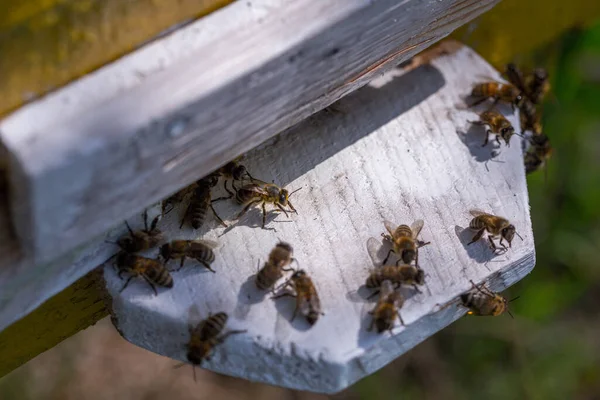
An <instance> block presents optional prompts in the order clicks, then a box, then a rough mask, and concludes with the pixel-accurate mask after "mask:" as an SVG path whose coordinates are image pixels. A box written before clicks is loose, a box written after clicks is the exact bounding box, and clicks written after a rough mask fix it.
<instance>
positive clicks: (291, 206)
mask: <svg viewBox="0 0 600 400" xmlns="http://www.w3.org/2000/svg"><path fill="white" fill-rule="evenodd" d="M300 189H302V188H300ZM300 189H298V190H300ZM288 206H290V209H291V210H292V211H293V212H294V213H295V214H298V211H296V209H295V208H294V206H293V205H292V202H291V201H289V200H288Z"/></svg>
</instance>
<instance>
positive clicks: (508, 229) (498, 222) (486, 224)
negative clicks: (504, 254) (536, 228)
mask: <svg viewBox="0 0 600 400" xmlns="http://www.w3.org/2000/svg"><path fill="white" fill-rule="evenodd" d="M469 213H470V214H471V215H472V216H473V217H474V218H473V219H472V220H471V222H470V223H469V228H470V229H472V230H474V231H477V233H476V234H475V236H473V239H472V240H471V241H470V242H469V243H468V245H470V244H472V243H475V242H476V241H478V240H479V239H481V236H483V233H484V232H485V231H487V232H488V241H489V242H490V246H491V247H492V249H493V250H494V251H496V250H498V247H497V246H496V244H495V243H494V238H496V237H498V236H500V243H499V244H500V246H502V250H504V251H506V250H508V248H507V247H506V246H505V245H504V244H503V243H502V241H503V240H506V241H507V242H508V247H510V246H511V242H512V240H513V237H514V236H515V234H517V236H519V238H521V235H519V234H518V233H517V231H516V229H515V226H514V225H513V224H511V223H510V222H508V220H507V219H505V218H502V217H498V216H496V215H492V214H487V213H485V212H483V211H480V210H470V211H469ZM522 239H523V238H521V240H522Z"/></svg>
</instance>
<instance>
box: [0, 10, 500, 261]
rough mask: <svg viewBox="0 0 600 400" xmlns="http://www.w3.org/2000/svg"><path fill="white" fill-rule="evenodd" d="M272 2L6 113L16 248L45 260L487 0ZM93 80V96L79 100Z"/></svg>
mask: <svg viewBox="0 0 600 400" xmlns="http://www.w3.org/2000/svg"><path fill="white" fill-rule="evenodd" d="M265 1H266V0H265ZM257 3H258V4H260V2H256V3H253V4H257ZM267 3H268V5H269V6H270V8H269V9H268V13H267V14H266V15H265V16H264V17H263V18H258V19H254V16H252V21H251V23H250V24H248V23H247V16H248V15H249V14H250V13H249V11H248V6H247V5H246V4H245V3H236V4H233V5H232V6H231V7H228V8H226V9H223V10H221V11H222V12H221V13H220V15H219V16H216V15H215V14H212V15H210V16H208V17H206V18H204V19H202V20H200V21H198V22H197V23H196V24H195V25H194V26H193V27H192V26H190V30H191V29H194V28H195V29H196V30H198V32H199V31H200V30H216V31H217V33H215V34H214V35H213V37H211V38H210V40H207V39H206V37H205V36H202V35H200V33H198V35H199V36H201V37H195V38H193V39H189V38H187V37H181V41H180V42H178V43H177V46H184V45H186V44H187V43H188V41H189V40H199V41H202V40H204V42H203V45H202V46H199V47H198V49H197V50H196V51H195V52H194V53H193V55H192V56H190V57H189V58H188V59H186V60H178V61H180V62H176V63H173V64H171V65H169V66H168V67H164V68H163V69H162V71H160V72H157V73H155V74H154V75H152V76H146V77H145V78H144V79H143V81H141V82H139V84H138V85H135V84H130V83H125V86H127V89H126V90H124V91H123V90H121V91H119V89H120V88H118V89H117V90H116V91H117V92H118V95H117V96H116V97H115V93H114V90H115V88H114V87H109V88H107V89H104V85H105V79H104V77H103V76H102V74H92V75H91V76H90V77H89V78H87V79H86V83H85V84H83V85H82V86H83V87H82V86H77V87H70V86H69V87H66V88H65V89H63V90H61V91H59V92H58V93H56V94H55V95H52V96H49V97H48V98H46V99H42V100H40V101H38V102H36V103H34V104H31V105H30V106H27V107H25V108H23V109H21V110H19V111H18V112H16V113H15V114H13V115H11V116H9V117H8V118H7V119H5V120H4V121H3V122H2V124H1V125H0V130H1V131H2V140H3V141H4V143H5V145H6V147H7V148H8V149H9V150H10V156H11V158H10V160H11V168H10V173H11V182H12V188H13V192H12V196H11V202H12V205H13V208H14V215H15V226H16V230H17V234H18V235H19V237H20V239H21V242H22V244H23V246H24V249H25V251H27V252H28V253H29V254H32V255H33V256H34V257H35V259H36V260H51V259H52V258H55V257H57V256H58V255H60V254H63V253H64V252H66V251H68V250H70V249H72V248H73V247H74V246H77V245H80V244H82V243H85V241H87V240H90V239H91V238H93V237H94V236H96V235H99V234H101V233H102V232H104V231H105V230H106V229H108V228H110V227H111V226H113V225H114V224H115V223H117V222H118V221H119V220H120V219H121V218H123V217H124V216H129V215H131V214H132V212H138V211H140V210H141V209H142V208H143V207H145V206H148V205H149V204H151V203H152V202H155V201H157V200H159V199H160V198H161V197H164V196H166V195H168V194H169V193H171V192H173V191H174V190H176V189H178V188H180V187H181V186H183V185H185V184H188V183H190V182H192V181H194V180H195V179H197V177H198V176H199V175H202V174H205V173H208V172H210V171H211V170H213V169H215V168H216V167H218V166H219V165H221V164H223V163H224V162H226V161H227V160H229V159H231V158H233V157H234V156H236V155H238V154H241V153H243V152H245V151H247V150H249V149H251V148H253V147H255V146H256V145H258V144H259V143H261V142H262V141H264V140H266V139H268V138H269V137H271V136H273V135H274V134H276V133H277V132H280V131H281V130H282V129H285V128H287V127H289V126H291V125H293V124H294V123H296V122H298V121H300V120H302V119H303V118H305V117H306V116H308V115H310V114H312V113H313V112H314V111H316V110H318V109H320V108H323V107H325V106H327V105H329V104H331V102H333V101H335V100H337V99H338V98H340V97H341V96H342V95H344V94H346V93H348V92H350V91H352V90H354V89H356V88H357V87H360V86H362V85H364V84H365V83H366V82H368V80H369V79H371V78H372V77H373V76H375V74H377V73H380V72H381V71H384V70H385V69H386V68H391V67H392V66H393V65H395V64H397V63H398V62H400V61H402V60H404V59H406V58H408V57H410V56H411V55H413V54H414V53H416V52H417V51H419V50H422V49H423V48H424V47H426V46H429V45H430V44H432V43H434V42H435V41H436V40H438V39H440V38H441V37H444V36H445V35H447V34H448V33H450V32H451V31H452V30H454V29H455V28H456V27H458V26H460V25H461V24H463V23H465V22H466V21H468V20H469V19H471V18H473V17H475V16H477V15H479V14H480V13H482V12H483V11H485V10H487V9H489V8H490V7H491V6H492V5H493V4H494V3H495V1H494V0H486V1H474V0H466V1H465V0H460V1H459V0H455V1H447V2H435V3H432V2H430V1H429V0H408V1H405V2H403V3H400V4H399V3H398V2H396V1H390V0H385V1H378V2H364V1H362V0H360V1H359V0H352V1H343V2H334V3H329V2H319V3H314V2H312V1H310V0H303V1H287V0H280V1H271V0H269V1H267V2H266V3H265V4H263V5H264V6H265V8H266V7H267ZM217 14H219V13H217ZM213 16H214V18H212V17H213ZM215 21H216V22H215ZM240 21H241V22H240ZM217 23H218V25H217ZM240 24H241V26H240ZM188 32H189V31H188ZM182 35H183V33H182ZM163 50H165V51H168V50H169V49H163ZM132 57H134V55H132ZM116 64H117V65H115V66H113V68H117V69H119V66H118V64H119V63H116ZM119 73H120V74H122V77H126V78H125V80H127V79H131V77H132V76H136V74H137V73H138V72H137V71H136V70H132V69H130V68H129V64H127V65H126V66H125V67H124V68H123V69H119ZM122 79H123V78H122ZM137 80H138V81H139V78H137ZM109 86H110V85H109ZM133 86H135V87H133ZM91 87H93V88H94V89H95V90H96V91H99V93H98V94H96V95H95V96H93V98H92V99H88V100H87V101H84V100H82V98H83V97H84V96H83V95H84V94H86V93H88V92H91V91H92V90H91V89H90V88H91ZM106 91H108V92H109V95H107V93H106ZM65 99H67V101H68V102H69V104H68V105H65V104H64V101H65ZM115 171H119V172H118V173H115ZM65 182H69V184H68V185H66V184H65Z"/></svg>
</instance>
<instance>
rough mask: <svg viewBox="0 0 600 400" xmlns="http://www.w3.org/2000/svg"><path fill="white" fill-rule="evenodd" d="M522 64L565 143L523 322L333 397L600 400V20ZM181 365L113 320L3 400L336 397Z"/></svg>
mask: <svg viewBox="0 0 600 400" xmlns="http://www.w3.org/2000/svg"><path fill="white" fill-rule="evenodd" d="M467 44H468V42H467ZM515 61H516V62H518V63H520V64H521V65H525V66H527V65H541V66H544V67H546V68H548V70H549V72H550V74H551V77H552V85H553V88H554V97H551V98H549V99H548V100H547V102H546V104H545V105H544V126H545V132H546V134H547V135H548V136H549V137H550V139H551V141H552V144H553V146H554V147H555V154H554V156H553V158H552V160H551V162H550V165H549V168H548V174H547V175H548V176H547V181H546V180H545V178H544V172H538V173H535V174H533V175H531V176H530V177H529V179H528V180H529V189H530V196H531V211H532V218H533V223H534V232H535V238H536V248H537V258H538V261H537V266H536V268H535V270H534V272H533V273H532V274H531V275H530V276H529V277H527V278H526V279H524V280H523V281H522V282H521V283H519V284H517V285H515V286H514V287H513V288H511V290H510V293H509V294H508V297H509V298H511V297H513V296H517V295H520V296H521V298H520V299H519V300H518V301H517V302H515V303H511V309H512V311H513V314H514V315H515V319H514V320H511V319H510V317H508V316H507V315H504V316H501V317H498V318H485V319H482V318H477V317H471V318H463V319H462V320H460V321H459V322H457V323H456V324H454V325H452V326H451V327H449V328H447V329H445V330H444V331H442V332H440V333H439V334H437V335H435V336H434V337H432V338H430V339H428V340H427V341H425V342H424V343H422V344H421V345H419V346H417V347H416V348H415V349H413V350H412V351H410V352H409V353H407V354H406V355H405V356H403V357H401V358H399V359H398V360H396V361H395V362H393V363H392V364H390V365H388V366H387V367H385V368H384V369H382V370H381V371H380V372H378V373H376V374H374V375H372V376H370V377H368V378H366V379H364V380H362V381H361V382H359V383H358V384H356V385H355V386H353V387H352V388H350V389H349V390H347V391H345V392H343V393H341V394H339V395H336V396H333V398H334V399H351V400H354V399H397V398H404V399H413V398H414V399H482V398H485V399H486V400H494V399H503V400H504V399H545V400H546V399H582V400H588V399H590V400H591V399H600V265H599V262H598V257H599V255H600V25H596V26H594V27H592V28H590V29H587V30H585V31H580V30H574V31H571V32H568V33H567V34H565V35H564V36H563V37H561V38H560V40H558V41H556V42H554V43H551V44H549V45H547V46H546V47H544V48H542V49H539V50H538V51H536V52H535V53H534V54H528V55H522V56H520V57H517V58H516V59H515ZM497 67H501V66H497ZM175 364H176V363H175V362H174V361H172V360H169V359H166V358H163V357H160V356H157V355H154V354H152V353H149V352H147V351H145V350H142V349H140V348H137V347H135V346H132V345H130V344H128V343H127V342H125V341H124V340H123V339H121V337H120V336H119V335H118V334H117V332H116V331H115V330H114V329H113V328H112V326H111V325H110V323H109V321H108V320H107V319H106V320H103V321H102V322H100V323H98V324H97V325H96V326H94V327H92V328H89V329H87V330H86V331H84V332H81V333H79V334H77V335H76V336H74V337H72V338H70V339H69V340H67V341H65V342H63V343H62V344H60V345H58V346H56V347H55V348H54V349H52V350H50V351H48V352H46V353H44V354H42V355H40V356H38V357H37V358H35V359H34V360H32V361H31V362H29V363H28V364H26V365H24V366H23V367H21V368H19V369H18V370H16V371H14V372H13V373H11V374H10V375H8V376H6V377H5V378H3V379H2V380H0V399H2V400H12V399H19V400H30V399H48V400H54V399H64V400H70V399H90V400H96V399H115V400H118V399H127V400H138V399H139V400H142V399H143V400H149V399H163V398H169V399H171V400H179V399H232V400H237V399H322V398H326V397H325V396H318V395H313V394H308V393H299V392H293V391H288V390H284V389H278V388H273V387H270V386H266V385H260V384H252V383H248V382H245V381H241V380H238V379H233V378H228V377H223V376H219V375H216V374H213V373H210V372H206V371H202V370H197V373H198V382H197V383H194V380H193V378H192V371H191V369H190V368H189V367H185V368H179V369H173V366H174V365H175Z"/></svg>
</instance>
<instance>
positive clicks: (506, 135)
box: [500, 126, 515, 146]
mask: <svg viewBox="0 0 600 400" xmlns="http://www.w3.org/2000/svg"><path fill="white" fill-rule="evenodd" d="M514 133H515V128H513V127H512V126H505V127H504V128H502V129H500V136H502V139H504V141H505V142H506V145H507V146H510V138H511V137H512V135H513V134H514Z"/></svg>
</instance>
